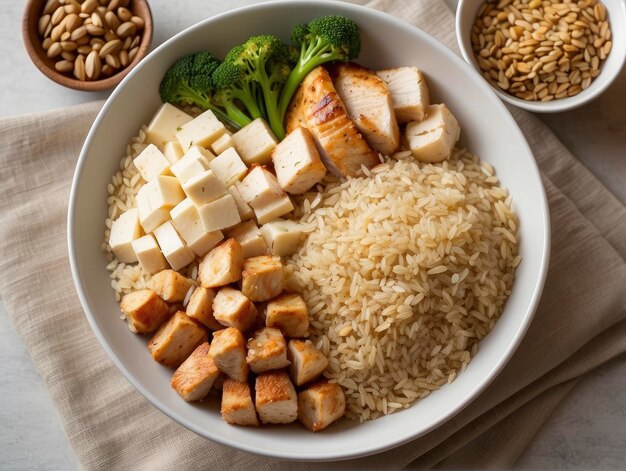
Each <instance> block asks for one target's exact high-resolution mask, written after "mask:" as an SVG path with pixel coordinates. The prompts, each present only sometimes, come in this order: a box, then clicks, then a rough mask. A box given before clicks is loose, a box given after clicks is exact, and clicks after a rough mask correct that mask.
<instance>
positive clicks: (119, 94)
mask: <svg viewBox="0 0 626 471" xmlns="http://www.w3.org/2000/svg"><path fill="white" fill-rule="evenodd" d="M327 14H339V15H345V16H348V17H350V18H353V19H354V20H356V21H357V22H358V23H359V25H360V27H361V31H362V39H363V48H362V53H361V57H360V59H359V60H360V62H361V63H363V64H365V65H367V66H370V67H372V68H380V67H391V66H400V65H419V66H420V67H421V68H422V70H424V71H425V73H426V75H427V78H428V83H429V86H430V90H431V94H432V97H433V99H434V101H436V102H439V101H443V102H445V103H447V105H448V106H449V107H450V109H451V110H452V111H453V112H454V114H455V115H456V117H457V118H458V120H459V121H460V123H461V125H462V127H463V141H462V144H463V145H465V146H467V147H468V148H469V149H471V150H473V151H474V152H476V153H478V154H480V155H481V156H482V157H483V158H484V159H486V160H487V161H488V162H490V163H491V164H493V165H494V167H495V168H496V171H497V174H498V176H499V177H500V178H501V180H502V183H503V184H504V186H505V187H507V188H508V189H509V190H510V192H511V194H512V196H513V201H514V206H515V209H516V211H517V212H518V213H519V216H520V219H521V227H520V231H521V234H520V237H521V255H522V256H523V258H524V261H523V262H522V264H521V265H520V267H519V269H518V272H517V281H516V283H515V286H514V288H513V293H512V295H511V297H510V299H509V300H508V302H507V304H506V309H505V311H504V313H503V315H502V318H501V319H500V320H499V321H498V323H497V325H496V327H495V329H494V330H493V332H491V334H489V336H488V337H487V338H486V339H485V340H483V342H481V344H480V349H479V352H478V354H477V355H476V357H475V358H474V359H473V361H472V362H471V363H470V364H469V366H468V368H467V370H466V371H465V372H464V373H463V374H460V375H459V376H458V379H457V380H456V381H455V382H454V383H452V384H451V385H449V386H445V387H443V388H442V389H441V390H439V391H437V392H436V393H434V394H432V395H430V396H428V397H427V398H426V399H424V400H422V401H420V402H419V403H417V404H415V405H414V406H413V407H411V408H409V409H406V410H403V411H402V412H399V413H396V414H393V415H390V416H387V417H384V418H381V419H378V420H375V421H371V422H367V423H365V424H358V423H351V422H349V421H347V420H346V421H342V422H341V423H339V424H336V425H334V426H333V427H330V428H329V429H327V430H326V431H324V432H320V433H316V434H312V433H310V432H308V431H306V430H305V429H304V428H302V427H300V426H299V425H297V424H293V425H291V426H287V427H285V426H283V427H278V426H277V427H267V428H264V429H262V430H259V429H255V428H244V427H233V426H229V425H227V424H226V423H224V422H223V421H222V420H221V418H220V415H219V407H218V404H216V402H215V401H210V403H209V404H201V405H196V404H188V403H186V402H185V401H183V400H182V399H181V398H180V397H179V396H178V395H177V394H176V392H174V391H173V390H172V389H171V388H170V378H171V375H172V371H171V370H169V369H167V368H164V367H162V366H161V365H159V364H157V363H155V362H154V361H152V359H151V358H150V356H149V354H148V351H147V349H146V338H144V337H141V336H136V335H133V334H131V333H130V332H129V331H128V327H127V326H126V323H125V322H122V321H121V320H120V318H119V307H118V305H117V304H116V303H115V300H114V296H113V292H112V290H111V289H110V287H109V281H110V280H109V276H108V273H107V271H106V270H105V268H104V266H105V258H104V256H103V254H102V253H101V251H100V245H101V243H102V239H103V232H104V220H105V218H106V214H107V204H106V197H107V183H108V181H109V179H110V177H111V175H112V174H113V172H114V171H115V170H116V168H117V166H118V162H119V159H120V158H121V156H122V155H123V154H124V149H125V146H126V143H127V141H128V139H129V138H130V137H131V136H133V135H135V134H137V132H138V129H139V127H140V126H141V125H142V124H143V123H146V122H147V121H148V120H149V119H150V117H151V116H152V115H153V113H154V112H155V111H156V109H157V108H158V106H159V104H160V102H159V96H158V92H157V90H158V85H159V81H160V80H161V77H162V76H163V73H164V72H165V70H166V69H167V67H168V66H169V65H170V64H171V63H172V62H173V61H174V60H175V59H177V58H179V57H181V56H183V55H185V54H189V53H192V52H195V51H197V50H201V49H208V50H210V51H213V52H214V53H215V54H217V55H218V56H221V55H223V54H224V53H225V52H226V51H227V50H228V49H229V48H230V47H231V46H232V45H234V44H237V43H240V42H242V41H243V40H244V39H246V38H247V37H248V36H250V35H252V34H255V33H257V34H258V33H274V34H277V35H279V36H281V37H283V38H285V39H287V38H288V37H289V34H290V31H291V29H292V27H293V26H294V25H295V24H296V23H299V22H306V21H308V20H310V19H312V18H315V17H319V16H322V15H327ZM68 238H69V240H68V244H69V253H70V261H71V266H72V273H73V276H74V281H75V283H76V288H77V290H78V294H79V296H80V300H81V303H82V305H83V308H84V310H85V313H86V314H87V318H88V319H89V322H90V323H91V326H92V327H93V330H94V332H95V333H96V337H97V338H98V340H99V341H100V343H101V344H102V347H103V348H104V349H105V350H106V352H107V353H108V354H109V356H110V357H111V359H112V360H113V362H114V363H115V364H116V365H117V367H118V368H119V369H120V371H121V372H122V373H123V374H124V375H125V376H126V378H127V379H128V380H129V381H130V382H131V383H132V384H133V385H134V386H135V387H136V388H137V390H139V391H140V392H141V393H142V394H143V395H144V396H145V397H146V398H147V399H148V400H149V401H151V402H152V403H153V404H154V405H155V406H156V407H158V408H159V409H161V410H162V411H163V412H165V413H166V414H167V415H169V416H170V417H171V418H172V419H174V420H176V421H177V422H179V423H180V424H182V425H184V426H185V427H187V428H189V429H191V430H193V431H194V432H196V433H198V434H199V435H203V436H205V437H207V438H210V439H212V440H215V441H218V442H221V443H224V444H227V445H230V446H233V447H237V448H240V449H243V450H246V451H249V452H253V453H259V454H264V455H271V456H276V457H282V458H288V459H293V460H337V459H344V458H350V457H356V456H363V455H367V454H373V453H376V452H378V451H381V450H385V449H389V448H392V447H394V446H397V445H399V444H402V443H405V442H407V441H409V440H411V439H413V438H416V437H419V436H420V435H423V434H424V433H426V432H428V431H429V430H432V429H434V428H435V427H437V426H438V425H440V424H442V423H443V422H445V421H446V420H448V419H449V418H450V417H452V416H454V415H455V414H456V413H457V412H459V411H460V410H461V409H462V408H463V407H465V406H466V405H467V404H469V403H470V402H471V401H472V399H474V398H475V397H476V396H477V395H478V394H479V393H480V392H481V391H482V390H483V389H484V388H485V387H486V386H487V385H488V384H489V383H490V382H491V381H492V380H493V379H494V377H495V376H496V375H497V374H498V372H499V371H500V370H501V369H502V367H503V366H504V365H505V364H506V362H507V361H508V360H509V358H510V357H511V355H512V354H513V352H514V351H515V349H516V347H517V345H518V344H519V342H520V340H521V339H522V337H523V335H524V333H525V331H526V329H527V327H528V325H529V324H530V321H531V319H532V316H533V313H534V311H535V308H536V306H537V303H538V302H539V298H540V296H541V291H542V287H543V283H544V279H545V275H546V270H547V265H548V252H549V221H548V207H547V204H546V197H545V194H544V189H543V187H542V183H541V179H540V176H539V172H538V170H537V166H536V164H535V161H534V159H533V156H532V154H531V152H530V149H529V147H528V145H527V143H526V141H525V140H524V137H523V136H522V133H521V132H520V130H519V129H518V127H517V125H516V124H515V122H514V121H513V119H512V118H511V116H510V114H509V113H508V111H507V110H506V108H505V107H504V105H503V104H502V102H501V101H500V100H499V99H498V98H497V97H496V95H495V94H493V93H492V91H491V90H490V88H489V87H488V86H487V84H486V83H485V82H484V81H483V80H482V79H480V78H479V77H478V75H477V74H476V73H475V72H474V71H473V70H472V69H471V68H470V67H469V66H467V64H465V63H464V62H463V61H462V60H461V59H460V58H459V57H457V56H455V55H454V54H453V53H452V52H451V51H450V50H449V49H448V48H446V47H445V46H443V45H441V44H440V43H438V42H437V41H436V40H434V39H433V38H431V37H429V36H428V35H426V34H425V33H423V32H422V31H420V30H418V29H416V28H415V27H413V26H411V25H409V24H407V23H405V22H403V21H401V20H398V19H395V18H392V17H391V16H388V15H386V14H383V13H380V12H378V11H375V10H370V9H366V8H362V7H357V6H353V5H350V4H345V3H339V2H323V1H304V0H303V1H281V2H272V3H263V4H258V5H255V6H253V7H249V8H244V9H240V10H235V11H231V12H228V13H225V14H222V15H219V16H216V17H214V18H210V19H207V20H205V21H202V22H200V23H198V24H197V25H195V26H193V27H191V28H189V29H187V30H185V31H183V32H182V33H180V34H178V35H177V36H175V37H174V38H172V39H170V40H169V41H167V42H166V43H165V44H163V45H162V46H160V47H159V48H158V49H156V50H155V51H154V52H153V53H151V54H150V55H149V56H148V57H147V58H146V59H145V60H144V61H142V62H141V63H140V64H139V65H138V66H137V67H136V68H135V69H134V70H133V71H132V72H131V73H130V74H129V75H128V77H126V78H125V79H124V81H123V82H122V83H121V84H120V85H119V86H118V87H117V89H116V90H115V91H114V92H113V94H112V95H111V97H110V98H109V100H108V101H107V102H106V104H105V105H104V107H103V109H102V111H101V112H100V114H99V115H98V117H97V118H96V121H95V123H94V124H93V126H92V128H91V131H90V132H89V135H88V136H87V140H86V142H85V145H84V147H83V150H82V152H81V155H80V158H79V161H78V166H77V168H76V173H75V175H74V181H73V185H72V192H71V199H70V205H69V219H68Z"/></svg>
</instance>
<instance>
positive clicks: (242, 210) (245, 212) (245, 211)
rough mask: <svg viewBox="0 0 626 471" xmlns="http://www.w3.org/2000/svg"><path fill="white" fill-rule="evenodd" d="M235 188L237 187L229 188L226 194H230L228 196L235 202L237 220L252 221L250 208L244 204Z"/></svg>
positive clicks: (252, 212) (252, 214)
mask: <svg viewBox="0 0 626 471" xmlns="http://www.w3.org/2000/svg"><path fill="white" fill-rule="evenodd" d="M237 186H238V185H237V184H235V185H232V186H229V187H228V192H229V193H230V195H231V196H232V197H233V200H234V201H235V206H237V211H239V218H240V219H241V220H242V221H246V220H248V219H252V218H253V217H254V211H252V208H251V207H250V205H249V204H248V203H246V202H245V200H244V199H243V197H242V196H241V193H240V192H239V189H238V188H237Z"/></svg>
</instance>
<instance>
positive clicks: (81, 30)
mask: <svg viewBox="0 0 626 471" xmlns="http://www.w3.org/2000/svg"><path fill="white" fill-rule="evenodd" d="M86 34H87V27H85V26H79V27H78V28H76V29H75V30H74V31H72V34H71V35H70V39H71V40H72V41H76V40H78V39H80V38H82V37H83V36H85V35H86Z"/></svg>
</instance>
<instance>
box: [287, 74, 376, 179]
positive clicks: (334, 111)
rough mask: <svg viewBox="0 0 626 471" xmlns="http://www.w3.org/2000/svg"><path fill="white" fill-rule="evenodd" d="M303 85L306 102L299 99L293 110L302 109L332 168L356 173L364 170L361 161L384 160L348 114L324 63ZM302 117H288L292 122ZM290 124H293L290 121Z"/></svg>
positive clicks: (343, 173) (340, 173)
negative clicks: (364, 137)
mask: <svg viewBox="0 0 626 471" xmlns="http://www.w3.org/2000/svg"><path fill="white" fill-rule="evenodd" d="M300 88H301V89H302V102H301V104H298V102H297V101H296V103H295V104H294V106H293V107H292V109H291V111H290V113H300V112H301V111H302V113H303V115H304V118H305V121H306V126H305V127H306V128H308V129H309V131H311V134H313V137H314V138H315V142H316V144H317V147H318V150H319V151H320V156H321V157H322V161H323V162H324V165H325V166H326V168H327V169H328V170H330V171H331V172H332V173H334V174H335V175H337V176H339V177H345V176H352V175H356V174H357V173H358V172H359V171H360V170H361V165H365V166H366V167H368V168H370V167H373V166H374V165H377V164H378V163H379V162H380V161H379V159H378V154H377V153H376V151H374V150H373V149H372V148H371V147H370V146H369V145H368V144H367V142H366V141H365V139H363V137H362V136H361V134H360V133H359V131H358V130H357V128H356V126H355V124H354V123H353V122H352V120H351V119H350V117H349V116H348V112H347V111H346V108H345V106H344V104H343V102H342V101H341V98H340V97H339V94H338V93H337V91H336V90H335V87H334V85H333V82H332V80H331V78H330V75H328V72H327V70H326V69H325V68H324V67H321V66H320V67H317V68H315V69H313V70H312V71H311V72H310V73H309V75H307V76H306V77H305V79H304V80H303V81H302V84H301V85H300ZM297 99H298V98H297V97H296V100H297ZM300 106H301V108H300ZM299 120H300V118H295V117H292V116H288V117H287V121H288V123H290V122H295V121H299ZM290 128H293V125H288V129H290Z"/></svg>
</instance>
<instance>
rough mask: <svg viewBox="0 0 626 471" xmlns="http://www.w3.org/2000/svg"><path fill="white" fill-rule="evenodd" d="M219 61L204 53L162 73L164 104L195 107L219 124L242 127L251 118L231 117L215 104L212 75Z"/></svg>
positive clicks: (187, 58) (181, 61)
mask: <svg viewBox="0 0 626 471" xmlns="http://www.w3.org/2000/svg"><path fill="white" fill-rule="evenodd" d="M219 65H220V61H219V60H218V59H216V58H215V57H213V56H212V55H211V54H210V53H208V52H206V51H202V52H198V53H196V54H191V55H189V56H185V57H182V58H181V59H179V60H178V61H176V62H175V63H174V64H172V66H171V67H170V68H169V69H168V70H167V72H165V75H164V76H163V79H162V80H161V84H160V86H159V94H160V95H161V100H162V101H163V102H169V103H177V104H181V105H194V106H198V107H199V108H202V109H204V110H211V111H213V112H214V113H215V114H216V115H217V116H218V117H219V118H220V119H221V120H222V121H224V122H226V123H228V124H230V125H231V126H234V127H237V128H239V127H243V126H245V125H246V124H248V123H250V121H251V119H250V118H249V117H247V116H246V115H245V114H243V113H242V114H241V115H235V114H233V116H231V115H230V114H227V113H225V111H224V110H225V107H224V108H222V107H220V106H219V105H217V104H216V103H215V100H214V91H215V86H214V84H213V80H212V75H213V72H214V71H215V70H216V69H217V68H218V67H219Z"/></svg>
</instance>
